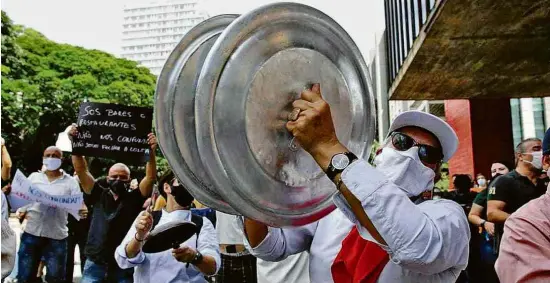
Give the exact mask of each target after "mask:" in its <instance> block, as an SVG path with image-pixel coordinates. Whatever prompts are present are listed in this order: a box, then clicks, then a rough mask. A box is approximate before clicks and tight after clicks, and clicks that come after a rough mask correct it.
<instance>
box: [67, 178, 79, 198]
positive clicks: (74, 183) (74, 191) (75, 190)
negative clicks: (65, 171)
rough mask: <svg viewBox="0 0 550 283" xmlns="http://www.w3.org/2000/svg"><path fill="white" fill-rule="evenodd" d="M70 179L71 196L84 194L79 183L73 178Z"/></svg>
mask: <svg viewBox="0 0 550 283" xmlns="http://www.w3.org/2000/svg"><path fill="white" fill-rule="evenodd" d="M69 177H70V178H71V195H76V194H82V191H81V190H80V185H79V184H78V181H76V179H75V178H74V177H72V176H69Z"/></svg>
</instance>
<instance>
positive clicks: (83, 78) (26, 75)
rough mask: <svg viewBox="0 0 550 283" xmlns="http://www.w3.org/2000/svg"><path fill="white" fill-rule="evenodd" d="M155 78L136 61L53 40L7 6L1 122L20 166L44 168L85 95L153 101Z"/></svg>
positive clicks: (125, 101) (126, 102)
mask: <svg viewBox="0 0 550 283" xmlns="http://www.w3.org/2000/svg"><path fill="white" fill-rule="evenodd" d="M155 83H156V78H155V76H154V75H152V74H151V73H150V72H149V70H148V69H147V68H144V67H140V66H138V65H137V63H136V62H133V61H129V60H126V59H120V58H116V57H114V56H112V55H110V54H108V53H105V52H102V51H98V50H87V49H84V48H81V47H78V46H72V45H69V44H59V43H56V42H53V41H51V40H49V39H47V38H46V37H45V36H44V35H42V34H41V33H39V32H38V31H36V30H33V29H30V28H25V27H23V26H19V25H15V24H13V22H12V21H11V19H10V18H9V17H8V16H7V15H6V13H5V12H4V11H2V122H1V123H2V136H3V137H4V138H5V139H6V143H7V146H8V149H9V151H10V154H11V155H12V159H13V160H14V166H13V167H14V168H19V169H22V170H24V171H26V172H32V171H35V170H37V169H39V168H40V166H41V160H40V159H41V156H42V151H43V150H44V148H46V147H47V146H49V145H52V144H54V143H55V141H56V138H57V134H58V133H59V132H62V131H64V130H65V128H66V127H67V126H68V125H70V124H71V123H72V122H74V121H75V120H76V118H77V114H78V108H79V105H80V104H81V103H82V102H83V101H85V100H88V101H95V102H105V103H118V104H124V105H132V106H149V107H152V105H153V97H154V91H155Z"/></svg>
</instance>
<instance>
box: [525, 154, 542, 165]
mask: <svg viewBox="0 0 550 283" xmlns="http://www.w3.org/2000/svg"><path fill="white" fill-rule="evenodd" d="M526 154H529V155H531V156H533V161H528V160H523V161H524V162H527V163H530V164H531V165H533V167H535V168H537V169H542V150H541V151H535V152H531V153H526Z"/></svg>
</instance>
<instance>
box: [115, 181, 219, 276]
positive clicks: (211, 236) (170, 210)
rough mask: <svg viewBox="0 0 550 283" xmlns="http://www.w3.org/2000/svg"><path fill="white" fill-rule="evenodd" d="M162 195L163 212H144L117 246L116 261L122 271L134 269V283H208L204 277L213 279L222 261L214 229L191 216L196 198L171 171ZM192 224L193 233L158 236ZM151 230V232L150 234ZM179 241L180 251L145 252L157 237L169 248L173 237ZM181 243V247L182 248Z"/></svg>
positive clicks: (162, 186) (203, 219)
mask: <svg viewBox="0 0 550 283" xmlns="http://www.w3.org/2000/svg"><path fill="white" fill-rule="evenodd" d="M159 188H160V193H161V194H162V196H163V197H164V198H165V199H166V200H167V201H166V207H165V208H164V209H163V210H161V211H152V212H150V211H144V212H142V213H141V214H140V215H139V216H138V217H137V219H136V220H135V221H134V225H133V226H132V228H131V229H130V231H128V234H127V235H126V237H125V238H124V240H123V241H122V243H121V244H120V245H119V246H118V248H117V249H116V252H115V259H116V261H117V263H118V265H119V266H120V267H121V268H133V267H135V272H134V282H136V283H138V282H182V283H183V282H197V283H198V282H207V281H206V280H205V279H204V275H214V274H215V273H216V272H217V271H218V269H219V268H220V264H221V259H220V251H219V248H218V243H219V242H218V237H217V234H216V230H215V229H214V225H212V223H211V222H210V220H208V218H206V217H202V216H198V215H195V214H192V213H191V203H192V202H193V196H192V195H191V194H190V193H189V192H187V190H186V189H185V187H183V185H182V184H180V183H179V181H178V180H177V179H176V178H175V177H174V174H173V173H172V172H171V171H169V172H167V173H166V174H164V175H163V176H162V178H161V179H160V181H159ZM176 223H184V224H186V223H187V224H191V223H193V224H194V225H190V227H194V228H195V229H194V231H190V232H191V233H187V236H190V238H186V237H185V234H186V233H185V232H189V231H183V232H184V233H179V232H178V231H177V230H175V229H173V230H171V231H168V230H166V231H165V233H166V234H163V235H161V234H160V233H155V232H156V231H158V230H163V229H161V228H162V227H164V226H174V225H171V224H176ZM151 230H152V231H151ZM171 233H172V234H173V233H177V235H174V236H175V237H177V239H178V241H177V242H176V243H178V244H177V248H172V249H170V248H168V249H166V250H164V248H163V249H162V250H164V251H160V252H155V253H149V252H147V251H146V252H144V250H145V249H142V248H143V247H144V244H146V243H147V244H150V242H148V240H149V236H150V235H155V234H156V235H157V236H152V237H151V238H154V237H158V240H159V241H160V242H167V243H168V244H170V242H171V241H170V240H169V239H170V238H171V235H169V234H171ZM179 243H182V244H179Z"/></svg>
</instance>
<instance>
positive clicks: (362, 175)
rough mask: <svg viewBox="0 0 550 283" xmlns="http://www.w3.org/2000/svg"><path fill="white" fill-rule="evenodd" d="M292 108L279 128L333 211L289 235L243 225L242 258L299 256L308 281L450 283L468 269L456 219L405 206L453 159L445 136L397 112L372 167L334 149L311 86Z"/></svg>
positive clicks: (418, 115) (449, 206)
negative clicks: (331, 193) (313, 170)
mask: <svg viewBox="0 0 550 283" xmlns="http://www.w3.org/2000/svg"><path fill="white" fill-rule="evenodd" d="M293 105H294V107H296V108H299V109H300V110H301V112H300V114H299V115H298V118H297V120H295V121H292V120H291V121H290V122H288V123H287V129H288V130H289V131H290V132H291V133H292V134H293V135H294V137H295V138H296V140H298V142H299V144H300V145H301V147H302V148H303V149H304V150H306V151H307V152H308V153H310V154H311V155H312V157H313V158H314V159H315V160H316V161H317V163H318V164H319V166H320V167H321V168H322V170H323V171H325V172H326V173H327V176H328V177H329V178H330V179H331V180H333V181H334V183H335V184H336V188H337V189H338V193H337V194H336V195H335V197H334V203H335V205H336V206H337V209H336V210H334V211H333V212H331V213H330V214H328V215H327V216H325V217H323V218H322V219H321V220H319V221H317V222H314V223H311V224H308V225H305V226H301V227H292V228H274V227H268V226H266V225H265V224H262V223H260V222H257V221H255V220H252V219H245V220H244V228H245V237H246V240H247V241H248V244H249V245H250V247H251V252H252V254H254V255H255V256H257V257H259V258H262V259H264V260H268V261H280V260H282V259H284V258H286V257H288V256H289V255H291V254H296V253H299V252H303V251H309V254H310V269H309V270H310V278H311V282H338V283H339V282H385V283H388V282H390V283H391V282H455V281H456V279H457V277H458V275H459V274H460V271H461V270H463V269H464V268H465V267H466V265H467V261H468V241H469V230H468V222H467V220H466V216H465V215H464V211H463V210H462V208H461V207H460V206H459V205H457V204H456V203H454V202H452V201H449V200H444V199H440V200H428V201H424V202H421V203H415V202H413V200H412V199H411V198H413V199H416V200H418V199H419V198H418V196H419V195H420V194H422V193H423V192H424V191H426V190H428V189H432V188H433V186H434V178H435V176H436V173H437V172H438V170H439V166H440V164H441V163H442V162H444V161H447V160H449V159H450V158H451V157H452V156H453V154H454V153H455V151H456V149H457V145H458V139H457V136H456V134H455V132H454V131H453V129H452V128H451V127H450V126H449V125H448V124H447V123H445V122H444V121H443V120H441V119H439V118H437V117H436V116H433V115H431V114H427V113H423V112H418V111H409V112H404V113H402V114H400V115H399V116H398V117H396V118H395V120H394V121H393V123H392V125H391V127H390V129H389V132H390V133H391V134H390V135H389V136H388V139H387V141H385V142H384V143H383V149H382V151H381V152H380V154H379V155H378V156H377V157H376V159H375V164H376V168H374V167H372V166H370V165H369V164H368V163H367V162H366V161H365V160H362V159H357V158H356V157H355V155H353V153H350V152H349V150H348V149H347V148H346V147H345V146H344V145H342V144H341V143H340V142H339V141H338V138H337V137H336V134H335V129H334V125H333V122H332V117H331V114H330V108H329V106H328V104H327V103H326V102H325V101H324V100H323V99H322V97H321V94H320V89H319V85H314V86H313V88H312V90H311V91H309V90H308V91H304V92H302V99H301V100H298V101H295V102H294V104H293ZM289 118H290V117H289Z"/></svg>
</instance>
